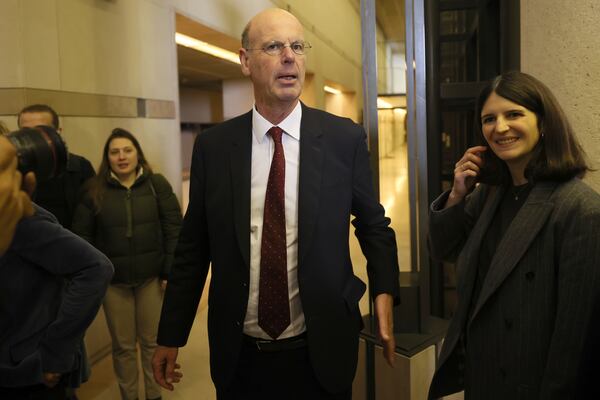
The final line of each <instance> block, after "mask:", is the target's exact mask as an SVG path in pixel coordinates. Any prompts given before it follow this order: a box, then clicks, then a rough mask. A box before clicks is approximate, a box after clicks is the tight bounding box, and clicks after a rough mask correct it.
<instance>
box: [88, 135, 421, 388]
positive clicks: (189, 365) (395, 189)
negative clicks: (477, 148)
mask: <svg viewBox="0 0 600 400" xmlns="http://www.w3.org/2000/svg"><path fill="white" fill-rule="evenodd" d="M380 187H381V191H380V192H381V197H380V198H381V203H382V204H383V205H384V207H385V209H386V215H387V216H388V217H390V218H391V220H392V227H393V228H394V230H395V231H396V240H397V243H398V260H399V262H400V268H401V270H403V271H408V270H410V264H409V262H410V235H409V209H408V179H407V157H406V147H405V146H400V147H399V148H397V149H396V150H395V151H393V152H392V153H391V155H390V156H388V157H385V158H382V159H381V160H380ZM185 192H186V190H185V188H184V197H185ZM350 244H351V247H350V248H351V256H352V261H353V264H354V266H355V273H356V275H357V276H359V277H360V278H361V279H362V280H363V281H365V282H366V281H367V273H366V268H365V264H366V262H365V259H364V257H363V255H362V253H361V251H360V247H359V245H358V241H357V240H356V238H355V236H354V233H353V230H352V229H350ZM360 306H361V310H362V311H363V314H364V313H367V312H368V299H367V296H363V299H362V300H361V304H360ZM206 317H207V312H206V298H205V297H203V299H202V301H201V304H200V307H199V309H198V314H197V316H196V321H195V323H194V326H193V328H192V332H191V334H190V341H189V342H188V344H187V346H185V347H184V348H182V349H180V351H179V359H178V361H179V363H180V364H181V369H182V372H183V374H184V377H183V379H182V381H181V383H179V384H178V385H177V386H176V387H175V390H174V391H173V392H167V391H164V394H163V399H167V400H170V399H173V400H175V399H177V400H183V399H185V400H213V399H215V391H214V388H213V385H212V381H211V379H210V372H209V360H208V359H209V353H208V338H207V334H206ZM141 379H142V377H141V376H140V382H141ZM140 386H143V385H140ZM77 395H78V397H79V399H80V400H118V399H119V398H120V396H119V389H118V386H117V382H116V380H115V377H114V374H113V370H112V360H111V357H110V356H107V357H105V358H104V359H102V360H100V361H99V362H97V363H96V364H95V365H94V366H93V368H92V376H91V378H90V381H89V382H87V383H86V384H84V385H83V386H82V387H81V388H80V389H79V390H78V392H77ZM139 398H140V399H144V398H145V396H144V394H143V389H140V397H139Z"/></svg>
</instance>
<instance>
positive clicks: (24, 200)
mask: <svg viewBox="0 0 600 400" xmlns="http://www.w3.org/2000/svg"><path fill="white" fill-rule="evenodd" d="M22 185H23V187H24V188H25V190H27V191H29V192H31V191H33V187H34V186H35V178H34V176H33V174H32V173H29V174H27V175H26V176H25V179H21V173H20V172H19V171H17V155H16V150H15V148H14V147H13V145H12V144H11V143H10V142H9V141H8V140H7V139H6V138H4V137H1V136H0V226H1V227H2V229H1V230H0V256H2V255H3V254H4V252H5V251H6V250H7V249H8V247H9V246H10V243H11V242H12V239H13V235H14V233H15V227H16V226H17V222H19V220H20V219H21V218H23V217H26V216H30V215H32V214H33V207H32V205H31V200H30V199H29V196H28V195H27V193H26V192H25V191H24V190H22Z"/></svg>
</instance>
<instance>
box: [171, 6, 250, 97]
mask: <svg viewBox="0 0 600 400" xmlns="http://www.w3.org/2000/svg"><path fill="white" fill-rule="evenodd" d="M175 24H176V25H175V26H176V29H177V32H179V33H183V34H184V35H187V36H191V37H193V38H196V39H198V40H202V41H204V42H207V43H210V44H212V45H215V46H218V47H221V48H224V49H226V50H229V51H233V52H234V53H237V52H238V49H239V48H240V41H239V40H238V39H234V38H232V37H230V36H227V35H225V34H223V33H221V32H219V31H216V30H214V29H210V28H208V27H206V26H204V25H202V24H199V23H197V22H195V21H193V20H191V19H189V18H186V17H185V16H183V15H181V14H177V15H176V20H175ZM177 65H178V71H179V83H180V85H182V86H190V87H199V88H200V87H201V88H204V89H210V88H211V87H212V88H215V90H220V82H221V81H222V80H225V79H237V78H243V76H244V75H242V72H241V71H240V66H239V65H238V64H234V63H231V62H229V61H225V60H221V59H220V58H217V57H213V56H211V55H208V54H205V53H201V52H199V51H196V50H193V49H190V48H187V47H184V46H180V45H177Z"/></svg>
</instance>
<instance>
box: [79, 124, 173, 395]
mask: <svg viewBox="0 0 600 400" xmlns="http://www.w3.org/2000/svg"><path fill="white" fill-rule="evenodd" d="M180 226H181V209H180V207H179V203H178V201H177V198H176V197H175V194H174V193H173V190H172V188H171V185H170V184H169V182H167V180H166V179H165V178H164V177H163V176H162V175H160V174H155V173H153V172H152V169H151V168H150V165H148V162H147V161H146V158H145V157H144V152H143V151H142V148H141V147H140V144H139V142H138V141H137V139H136V138H135V137H134V136H133V135H132V134H131V133H130V132H128V131H126V130H124V129H120V128H116V129H114V130H113V131H112V134H111V135H110V136H109V137H108V139H107V141H106V144H105V145H104V150H103V153H102V162H101V164H100V169H99V171H98V175H97V176H96V177H95V178H93V179H92V180H91V181H90V182H89V188H88V191H87V194H86V196H85V198H84V200H83V201H82V203H81V204H80V205H79V206H78V208H77V210H76V212H75V216H74V220H73V231H74V232H75V233H77V234H78V235H80V236H81V237H83V238H85V239H87V240H88V241H89V242H90V243H92V244H93V245H94V246H96V247H97V248H98V249H99V250H101V251H102V252H104V254H106V255H107V256H108V258H109V259H110V260H111V261H112V263H113V264H114V266H115V275H114V278H113V280H112V282H111V285H110V287H109V289H108V291H107V292H106V297H105V299H104V312H105V314H106V321H107V324H108V328H109V330H110V334H111V337H112V350H113V366H114V369H115V374H116V376H117V379H118V381H119V388H120V391H121V396H122V398H123V399H124V400H133V399H137V397H138V382H137V381H138V369H137V346H136V344H137V343H139V345H140V349H141V358H142V369H143V372H144V386H145V392H146V398H147V399H158V398H160V396H161V392H160V387H159V386H158V385H157V384H156V383H155V382H154V379H153V376H152V365H151V361H152V354H153V352H154V348H155V347H156V332H157V329H158V321H159V318H160V311H161V306H162V297H163V291H164V288H165V286H166V283H167V278H168V275H169V269H170V266H171V262H172V260H173V252H174V250H175V246H176V244H177V237H178V234H179V228H180Z"/></svg>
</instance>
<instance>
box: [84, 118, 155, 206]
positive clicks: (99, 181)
mask: <svg viewBox="0 0 600 400" xmlns="http://www.w3.org/2000/svg"><path fill="white" fill-rule="evenodd" d="M117 138H123V139H129V140H130V141H131V143H133V146H134V147H135V149H136V150H137V156H138V170H139V168H140V167H142V168H143V169H144V172H147V173H150V174H151V173H152V168H151V167H150V164H148V161H146V156H145V155H144V151H143V150H142V147H141V146H140V142H138V140H137V139H136V138H135V136H133V134H132V133H131V132H129V131H126V130H125V129H122V128H115V129H113V131H112V132H111V134H110V136H109V137H108V138H107V139H106V143H105V144H104V150H102V162H101V163H100V168H98V175H96V176H95V177H93V178H92V179H90V180H89V183H88V194H89V196H90V198H91V200H92V203H93V205H94V207H95V210H96V212H97V213H98V212H100V208H101V204H102V198H103V197H104V192H105V191H106V187H107V185H108V180H109V179H110V173H111V169H110V162H109V161H108V147H109V146H110V143H111V142H112V141H113V140H114V139H117Z"/></svg>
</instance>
